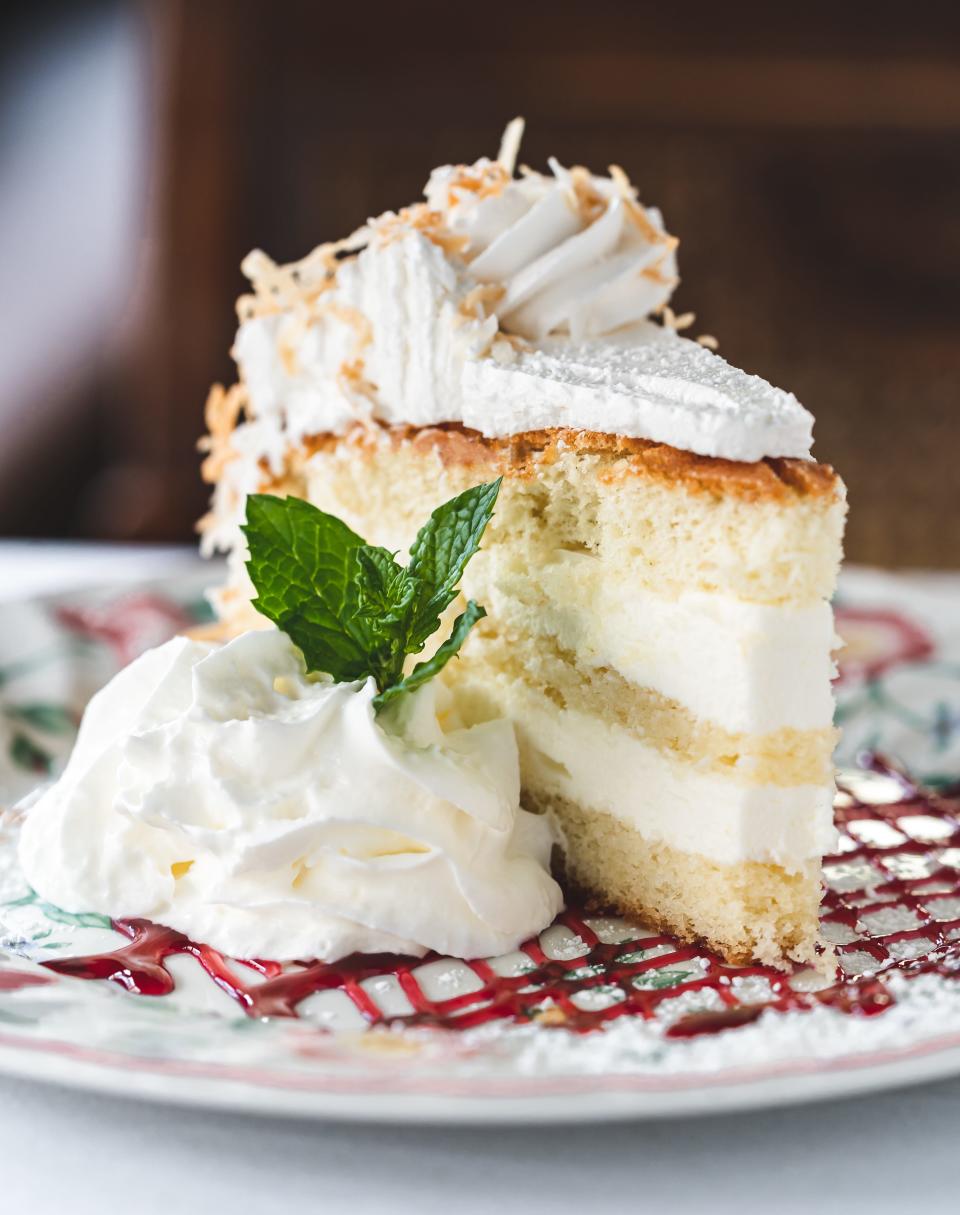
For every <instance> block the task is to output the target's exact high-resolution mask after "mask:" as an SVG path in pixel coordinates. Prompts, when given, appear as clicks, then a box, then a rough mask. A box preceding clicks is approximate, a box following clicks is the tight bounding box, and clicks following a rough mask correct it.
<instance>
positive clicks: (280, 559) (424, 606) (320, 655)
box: [243, 479, 500, 708]
mask: <svg viewBox="0 0 960 1215" xmlns="http://www.w3.org/2000/svg"><path fill="white" fill-rule="evenodd" d="M499 491H500V479H497V480H496V481H491V482H488V483H486V484H483V485H476V486H474V487H473V488H472V489H468V490H466V491H465V492H464V493H462V494H459V495H458V496H457V497H456V498H452V499H451V500H450V501H449V502H446V503H444V505H443V506H439V507H438V508H437V509H436V510H435V511H434V512H433V514H432V515H431V516H430V518H429V520H428V521H427V522H426V523H425V524H424V526H423V527H422V528H421V529H420V531H419V532H418V533H417V538H416V540H415V541H414V542H413V545H412V546H411V548H410V561H409V564H408V565H407V566H402V565H400V564H399V562H397V560H396V559H395V556H394V555H393V554H392V553H389V552H388V551H387V550H386V549H384V548H378V547H376V546H375V545H371V544H367V543H366V542H365V541H364V540H363V539H362V537H360V536H358V535H357V534H356V532H354V531H352V530H351V529H350V528H349V527H347V525H346V524H345V523H343V522H342V521H341V520H340V519H338V518H336V516H335V515H328V514H326V513H325V512H324V511H321V510H318V509H317V508H316V507H315V506H311V505H310V504H309V503H308V502H304V501H303V500H302V499H300V498H277V497H274V496H272V495H270V494H253V495H251V496H250V497H249V498H248V499H247V520H246V524H245V526H244V528H243V531H244V532H245V534H246V537H247V545H248V547H249V550H250V558H249V560H248V561H247V570H248V571H249V573H250V578H251V580H252V582H253V585H254V587H255V588H256V591H257V598H256V599H255V600H254V601H253V606H254V607H255V608H256V609H257V610H258V611H259V612H260V613H262V615H264V616H266V617H267V618H268V619H269V620H272V621H273V622H274V624H276V625H277V626H278V627H279V628H280V629H282V630H283V631H284V632H285V633H286V634H287V635H288V636H289V637H290V639H291V640H292V641H293V643H294V644H295V645H296V646H297V647H298V648H299V649H300V650H301V651H302V653H303V656H304V660H305V662H306V664H307V669H308V670H309V671H323V672H325V673H326V674H328V675H330V676H332V677H333V679H335V680H336V681H337V682H344V681H350V680H356V679H365V678H367V677H368V676H371V675H372V676H373V678H374V680H375V681H376V684H377V689H378V696H377V698H376V701H375V703H376V706H377V707H378V708H380V707H382V706H383V705H385V704H388V703H389V702H390V701H392V700H395V699H396V698H397V697H399V696H401V695H403V694H404V693H407V692H411V691H413V690H414V689H416V688H418V687H420V686H421V685H422V684H424V683H425V682H426V681H427V680H428V679H431V678H432V677H433V676H434V675H436V674H437V672H438V671H440V670H442V669H443V667H444V666H446V664H447V663H448V662H449V661H450V659H451V658H452V657H453V656H454V655H455V654H457V653H458V651H459V650H460V647H461V646H462V645H463V643H464V641H465V640H466V637H467V635H468V633H469V632H470V630H471V628H473V626H474V625H475V624H476V623H477V621H478V620H481V619H482V618H483V617H484V616H485V615H486V612H485V611H484V609H483V608H482V607H480V606H479V604H477V603H474V602H473V600H470V601H469V602H468V604H467V606H466V610H465V611H464V612H463V613H462V614H461V615H460V616H458V617H457V619H456V621H455V622H454V626H453V629H452V631H451V633H450V636H449V637H448V638H447V640H446V641H444V642H443V644H442V645H441V646H440V647H439V648H438V649H437V650H436V652H435V653H434V654H433V655H432V657H430V658H429V659H427V660H426V661H425V662H421V663H418V664H417V665H416V666H415V667H414V668H413V670H412V671H411V672H410V673H409V674H408V675H406V676H404V673H403V668H404V663H405V660H406V658H407V656H408V655H409V654H419V653H421V652H422V650H423V648H424V645H425V644H426V641H427V639H428V638H429V637H431V636H432V635H433V634H434V633H435V632H436V631H437V629H438V628H439V627H440V616H441V614H442V613H443V612H444V611H445V610H446V609H447V608H448V607H449V606H450V604H451V603H452V602H453V601H454V599H456V597H457V595H458V594H459V586H460V579H461V578H462V576H463V571H464V569H465V568H466V565H467V562H468V561H469V560H470V558H471V557H472V556H473V554H474V553H475V552H476V551H477V549H478V548H479V546H480V541H481V539H482V537H483V533H484V530H485V529H486V526H487V524H488V523H489V521H490V517H491V516H492V514H493V509H494V506H495V504H496V501H497V494H498V493H499Z"/></svg>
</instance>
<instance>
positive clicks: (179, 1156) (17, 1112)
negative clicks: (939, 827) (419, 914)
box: [0, 542, 960, 1215]
mask: <svg viewBox="0 0 960 1215" xmlns="http://www.w3.org/2000/svg"><path fill="white" fill-rule="evenodd" d="M190 562H191V557H190V554H189V552H188V551H187V550H183V549H171V548H165V549H142V548H120V547H117V546H109V547H108V546H80V545H59V544H56V545H46V544H44V545H39V544H21V543H18V542H0V598H10V597H12V596H17V597H19V596H21V595H25V594H32V593H36V592H39V591H50V590H55V589H62V588H65V587H67V586H73V587H76V586H80V585H83V584H85V583H90V582H103V581H107V580H111V581H112V580H114V579H120V578H124V577H130V578H133V579H135V578H139V577H144V576H156V575H157V573H165V572H169V571H172V570H174V569H176V568H178V567H181V566H183V565H189V564H190ZM958 1131H960V1079H958V1080H953V1081H947V1082H943V1083H939V1084H930V1085H926V1086H924V1087H922V1088H914V1089H909V1090H904V1091H901V1092H893V1093H888V1094H885V1095H882V1096H879V1097H871V1098H869V1099H864V1100H856V1101H842V1102H833V1103H831V1104H828V1105H815V1106H808V1107H804V1108H799V1109H792V1110H784V1111H776V1110H774V1111H769V1112H761V1113H757V1114H736V1115H725V1116H723V1117H718V1118H696V1119H690V1120H686V1121H677V1122H662V1123H659V1124H634V1125H629V1124H627V1125H620V1126H617V1125H604V1126H597V1127H594V1128H590V1127H583V1128H579V1127H578V1128H571V1129H570V1130H568V1131H556V1130H555V1131H551V1132H545V1131H540V1130H537V1129H535V1128H531V1129H529V1130H517V1129H513V1130H509V1131H506V1130H505V1131H493V1130H455V1129H436V1128H416V1127H405V1128H404V1127H401V1128H390V1127H370V1126H362V1127H361V1126H337V1125H332V1124H321V1123H315V1124H306V1123H298V1122H270V1121H267V1120H263V1119H257V1118H249V1117H243V1116H239V1115H229V1114H208V1113H203V1112H198V1111H195V1110H190V1111H184V1110H178V1109H172V1108H167V1107H162V1106H150V1105H147V1104H143V1103H138V1102H133V1101H123V1100H116V1099H111V1098H107V1097H99V1096H92V1095H86V1094H83V1093H78V1092H69V1091H66V1090H60V1089H57V1088H55V1087H50V1086H45V1085H40V1084H34V1083H30V1082H26V1081H19V1080H18V1081H14V1080H8V1079H3V1078H0V1145H2V1146H0V1153H2V1156H0V1159H2V1164H0V1212H2V1215H8V1213H9V1215H15V1213H16V1215H19V1213H21V1212H23V1213H28V1212H29V1215H107V1213H109V1212H111V1211H114V1210H117V1211H124V1212H130V1213H132V1215H155V1213H156V1215H161V1213H162V1215H193V1213H194V1212H204V1213H207V1212H211V1211H223V1212H229V1213H230V1215H246V1213H247V1212H250V1215H254V1213H255V1215H272V1213H273V1212H278V1213H279V1212H291V1213H293V1212H296V1213H297V1215H301V1213H303V1215H307V1213H312V1212H315V1211H316V1212H339V1211H345V1212H350V1215H364V1213H366V1212H371V1213H373V1212H376V1213H377V1215H388V1213H391V1212H406V1211H411V1212H414V1211H415V1212H418V1213H420V1215H430V1213H432V1212H455V1213H456V1215H472V1213H473V1212H478V1213H480V1212H483V1213H490V1212H514V1211H517V1212H519V1211H523V1212H524V1213H525V1215H539V1213H540V1212H544V1213H546V1212H550V1215H557V1213H558V1212H565V1211H579V1210H583V1211H588V1212H605V1211H621V1210H635V1211H640V1212H642V1211H651V1212H654V1211H656V1212H658V1213H662V1215H674V1213H675V1215H687V1213H688V1212H689V1213H697V1215H700V1213H705V1212H725V1211H738V1212H761V1211H763V1212H794V1211H797V1212H799V1211H804V1212H810V1211H816V1210H819V1211H823V1212H826V1213H832V1212H843V1213H844V1215H854V1213H859V1212H864V1213H866V1212H869V1213H870V1215H886V1212H893V1211H902V1212H907V1213H908V1215H912V1213H913V1212H915V1211H919V1210H921V1209H923V1210H927V1211H931V1212H940V1211H943V1212H946V1211H955V1210H957V1209H958V1207H960V1199H958V1197H957V1190H956V1182H955V1180H954V1178H955V1171H956V1161H957V1154H958V1149H957V1137H958Z"/></svg>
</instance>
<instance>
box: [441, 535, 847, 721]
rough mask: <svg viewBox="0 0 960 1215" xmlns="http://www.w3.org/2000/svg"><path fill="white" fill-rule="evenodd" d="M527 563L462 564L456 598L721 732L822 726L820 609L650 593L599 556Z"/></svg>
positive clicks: (828, 711) (480, 558) (829, 711)
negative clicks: (464, 572) (462, 593)
mask: <svg viewBox="0 0 960 1215" xmlns="http://www.w3.org/2000/svg"><path fill="white" fill-rule="evenodd" d="M530 568H531V566H530V565H529V564H528V563H527V562H518V561H517V560H516V558H515V557H514V558H513V559H512V560H511V561H510V562H509V564H508V563H507V562H506V561H503V560H502V559H501V554H500V553H499V552H498V551H497V550H496V549H491V550H488V551H484V552H481V553H479V554H478V555H477V557H476V558H474V561H473V563H472V565H471V568H470V571H469V573H468V576H467V579H466V583H465V589H466V590H467V593H468V594H469V595H471V596H472V597H473V598H476V599H477V600H478V601H479V602H481V603H483V604H485V605H486V607H487V610H488V611H489V612H490V614H491V616H492V617H493V619H495V620H496V621H497V622H498V623H499V624H500V625H501V626H502V627H503V628H504V630H505V631H508V632H509V631H510V630H511V629H512V628H516V629H517V630H518V631H520V632H523V633H526V634H532V635H534V636H536V635H537V634H540V635H543V634H548V635H550V636H552V637H554V638H555V639H556V641H557V643H558V644H559V645H560V646H561V647H562V648H563V649H565V650H570V651H572V652H574V653H575V654H576V656H577V659H578V661H580V662H582V663H583V664H585V665H587V666H591V667H603V666H606V667H612V668H613V669H614V670H616V671H617V672H618V673H619V674H620V675H621V676H622V677H623V678H624V679H626V680H628V681H629V682H631V683H635V684H637V685H639V686H641V687H646V688H652V689H653V690H654V691H656V692H659V693H661V695H663V696H667V697H669V698H670V699H672V700H676V701H678V702H679V703H680V704H682V705H684V706H685V707H686V708H687V709H688V710H689V711H690V712H691V713H693V714H694V715H695V716H697V717H700V718H702V719H704V720H706V721H710V722H714V723H716V724H718V725H721V726H723V728H724V729H726V730H728V731H730V732H731V733H742V734H766V733H769V732H771V731H774V730H779V729H783V728H792V729H795V730H820V729H824V728H826V727H828V726H829V725H830V723H831V721H832V719H833V697H832V694H831V689H830V680H831V679H832V677H833V675H834V674H835V667H834V662H833V658H832V650H833V649H834V648H835V647H836V646H837V645H838V644H839V639H838V638H837V637H836V635H835V632H834V628H833V612H832V609H831V607H830V605H829V604H828V603H825V602H816V603H813V604H809V605H807V606H803V607H783V606H779V605H772V604H757V603H747V602H744V601H743V600H740V599H736V598H734V597H733V596H730V595H723V594H718V593H715V592H707V591H690V592H686V593H684V594H681V595H680V596H678V597H676V598H668V597H667V596H662V595H658V594H656V593H655V592H652V591H649V590H647V589H644V588H642V587H638V586H637V585H636V583H635V582H631V580H629V578H628V577H627V576H618V575H617V574H616V572H615V571H612V570H611V569H610V567H609V565H608V564H605V563H604V562H603V560H602V559H601V558H598V557H596V556H593V555H591V554H586V553H573V552H559V553H556V554H555V557H554V559H553V560H551V561H548V562H545V563H543V562H540V561H537V562H536V563H535V566H534V567H533V568H535V569H536V577H535V578H531V577H530Z"/></svg>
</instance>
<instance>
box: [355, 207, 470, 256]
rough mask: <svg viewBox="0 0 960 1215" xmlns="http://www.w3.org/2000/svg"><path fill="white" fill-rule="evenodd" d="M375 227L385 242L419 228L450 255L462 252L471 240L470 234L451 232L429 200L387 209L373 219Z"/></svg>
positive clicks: (421, 232) (384, 243) (416, 230)
mask: <svg viewBox="0 0 960 1215" xmlns="http://www.w3.org/2000/svg"><path fill="white" fill-rule="evenodd" d="M372 228H373V231H374V232H375V233H376V236H377V239H378V240H379V242H380V243H381V244H382V245H388V244H390V243H391V242H393V241H395V240H399V239H401V238H402V237H404V236H406V235H407V234H408V233H409V232H410V231H415V232H419V233H420V234H421V235H423V236H425V237H426V238H427V240H429V241H431V242H432V243H433V244H435V245H437V246H439V248H441V249H442V250H443V251H444V253H446V254H448V255H454V256H455V255H457V254H462V253H463V252H464V250H465V249H466V247H467V244H468V243H469V239H468V237H466V236H460V235H457V234H456V233H454V232H451V231H450V229H449V228H448V227H447V226H446V223H445V221H444V217H443V215H442V214H441V213H440V212H439V211H431V210H430V208H429V207H428V206H427V204H426V203H414V205H413V206H412V207H404V208H403V210H402V211H398V212H396V213H394V212H393V211H387V212H385V213H384V214H383V215H381V216H380V217H379V218H378V219H376V220H374V221H373V223H372Z"/></svg>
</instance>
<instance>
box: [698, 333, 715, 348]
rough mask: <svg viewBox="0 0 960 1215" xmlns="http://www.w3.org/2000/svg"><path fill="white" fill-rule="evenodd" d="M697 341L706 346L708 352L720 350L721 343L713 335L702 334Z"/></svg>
mask: <svg viewBox="0 0 960 1215" xmlns="http://www.w3.org/2000/svg"><path fill="white" fill-rule="evenodd" d="M697 341H698V342H699V344H700V345H701V346H706V348H707V349H708V350H718V349H719V348H720V343H719V342H718V341H717V339H716V338H715V337H714V336H713V334H712V333H701V334H700V336H699V337H698V338H697Z"/></svg>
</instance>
